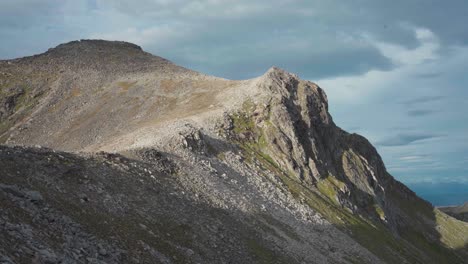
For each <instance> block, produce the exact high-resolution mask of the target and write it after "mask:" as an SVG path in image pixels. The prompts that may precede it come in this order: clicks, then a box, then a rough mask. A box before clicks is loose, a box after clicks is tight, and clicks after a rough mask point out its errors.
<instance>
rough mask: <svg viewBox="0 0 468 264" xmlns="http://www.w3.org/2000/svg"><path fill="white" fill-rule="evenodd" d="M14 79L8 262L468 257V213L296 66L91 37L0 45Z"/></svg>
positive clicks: (3, 77)
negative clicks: (205, 69) (192, 58)
mask: <svg viewBox="0 0 468 264" xmlns="http://www.w3.org/2000/svg"><path fill="white" fill-rule="evenodd" d="M0 88H1V90H0V91H1V92H0V140H1V142H3V143H4V145H3V146H2V147H1V148H0V175H1V178H0V199H1V203H0V206H1V210H2V213H1V218H0V229H1V232H2V234H5V235H4V236H1V237H0V260H1V261H3V262H5V263H30V262H31V261H36V262H37V263H85V262H87V263H88V262H89V263H467V261H466V260H467V259H468V246H467V245H468V224H467V223H465V222H462V221H459V220H456V219H454V218H452V217H450V216H448V215H446V214H445V213H443V212H441V211H440V210H439V209H437V208H434V207H433V206H432V205H431V204H430V203H428V202H426V201H424V200H423V199H421V198H419V197H418V196H417V195H416V194H415V193H414V192H412V191H411V190H410V189H409V188H407V187H406V186H405V185H403V184H402V183H400V182H398V181H396V180H395V179H394V178H393V177H392V176H391V175H390V174H389V173H388V172H387V171H386V169H385V165H384V163H383V162H382V160H381V158H380V156H379V154H378V153H377V151H376V149H375V148H374V147H373V146H372V145H371V144H370V143H369V142H368V141H367V140H366V139H365V138H364V137H362V136H359V135H357V134H349V133H347V132H346V131H343V130H342V129H340V128H339V127H338V126H336V125H335V123H334V122H333V119H332V117H331V115H330V114H329V112H328V101H327V97H326V94H325V92H324V91H323V90H322V89H321V88H320V87H319V86H318V85H316V84H314V83H312V82H310V81H305V80H301V79H300V78H299V77H298V76H296V75H294V74H291V73H288V72H286V71H284V70H281V69H278V68H275V67H273V68H271V69H269V70H268V71H267V72H266V73H265V74H264V75H262V76H260V77H258V78H254V79H251V80H226V79H222V78H217V77H212V76H207V75H204V74H201V73H198V72H195V71H192V70H189V69H185V68H183V67H180V66H177V65H175V64H173V63H172V62H170V61H168V60H166V59H163V58H160V57H157V56H153V55H151V54H149V53H146V52H144V51H143V50H142V49H141V48H140V47H138V46H136V45H134V44H130V43H125V42H109V41H102V40H81V41H73V42H70V43H66V44H62V45H59V46H57V47H56V48H53V49H50V50H48V51H47V52H45V53H43V54H40V55H36V56H32V57H26V58H20V59H15V60H7V61H0ZM3 262H2V263H3Z"/></svg>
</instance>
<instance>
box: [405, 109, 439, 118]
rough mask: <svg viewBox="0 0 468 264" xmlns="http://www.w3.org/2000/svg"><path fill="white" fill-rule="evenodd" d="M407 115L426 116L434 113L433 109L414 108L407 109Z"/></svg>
mask: <svg viewBox="0 0 468 264" xmlns="http://www.w3.org/2000/svg"><path fill="white" fill-rule="evenodd" d="M407 113H408V115H409V116H415V117H416V116H426V115H430V114H432V113H434V110H429V109H416V110H409V111H408V112H407Z"/></svg>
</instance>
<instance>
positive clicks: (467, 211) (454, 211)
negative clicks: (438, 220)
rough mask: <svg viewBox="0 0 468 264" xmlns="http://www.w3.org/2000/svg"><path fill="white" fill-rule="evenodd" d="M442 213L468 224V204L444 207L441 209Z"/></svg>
mask: <svg viewBox="0 0 468 264" xmlns="http://www.w3.org/2000/svg"><path fill="white" fill-rule="evenodd" d="M439 210H441V211H442V212H444V213H446V214H448V215H451V216H453V217H455V218H457V219H459V220H461V221H465V222H468V202H466V203H464V204H462V205H460V206H444V207H439Z"/></svg>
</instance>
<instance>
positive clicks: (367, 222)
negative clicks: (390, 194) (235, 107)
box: [232, 104, 468, 263]
mask: <svg viewBox="0 0 468 264" xmlns="http://www.w3.org/2000/svg"><path fill="white" fill-rule="evenodd" d="M252 109H254V107H253V106H251V105H250V104H249V105H247V106H246V107H244V110H245V112H243V113H237V114H235V115H234V116H233V117H232V120H233V125H234V128H233V132H234V133H235V137H234V138H235V139H234V142H235V143H237V144H238V145H239V146H240V148H241V149H242V150H243V155H244V158H245V160H246V162H248V163H256V164H257V163H258V162H259V163H260V164H261V167H262V168H263V169H267V170H269V171H271V172H274V173H275V174H276V175H277V176H278V177H279V178H280V179H281V181H282V185H283V186H286V187H287V189H288V190H289V192H290V193H291V194H292V195H293V197H295V198H296V199H298V200H300V201H304V202H306V203H307V204H308V205H309V206H310V207H311V208H312V209H314V210H316V211H317V212H319V213H321V214H322V215H323V216H324V217H325V218H326V219H327V220H328V221H330V222H331V223H333V224H334V225H335V226H337V227H338V228H340V229H341V230H343V231H344V232H346V233H348V234H349V235H350V236H351V237H353V238H354V239H355V240H356V241H357V242H358V243H360V244H361V245H362V246H364V247H365V248H367V249H368V250H369V251H371V252H372V253H374V254H375V255H376V256H378V257H379V258H381V259H382V260H384V261H386V262H388V263H402V262H404V260H407V261H409V262H410V263H426V262H430V263H432V262H433V261H434V260H436V261H437V263H457V262H458V261H459V260H460V259H459V258H458V257H457V256H456V255H455V254H453V253H452V252H450V251H449V250H447V249H446V248H444V247H443V246H441V245H440V244H438V243H436V242H429V240H428V238H427V237H425V236H423V235H422V233H424V232H425V229H421V230H415V231H413V232H406V233H405V234H403V236H402V238H400V237H398V236H395V235H394V234H393V233H392V232H391V231H390V230H389V229H388V227H387V226H385V225H384V223H383V222H380V221H375V220H372V219H371V218H367V217H365V216H361V215H358V214H355V213H352V212H351V211H350V210H349V209H347V208H344V207H342V206H341V205H340V204H339V202H338V200H337V194H338V191H339V190H343V189H344V188H345V183H344V182H341V181H340V180H338V179H337V178H336V177H334V176H333V175H329V176H327V177H326V178H324V179H321V180H319V181H318V182H317V183H316V186H315V187H313V186H308V185H305V184H303V183H302V182H301V181H300V180H299V179H298V178H297V177H296V176H295V175H294V173H293V172H290V171H286V170H284V169H283V168H282V167H281V166H280V165H278V164H277V163H276V162H275V159H274V158H273V157H271V156H270V155H268V154H267V153H270V149H269V146H268V143H267V140H266V136H265V134H266V133H265V131H264V130H263V129H262V128H259V127H256V126H255V122H254V119H253V116H252V114H251V113H252V111H253V110H252ZM267 121H268V120H266V121H264V122H267ZM267 129H268V127H267ZM268 132H270V131H268ZM239 135H243V136H241V137H239ZM343 164H344V168H345V170H347V171H349V172H348V173H347V175H348V174H349V175H348V176H349V177H360V175H363V174H364V173H365V171H366V170H367V169H366V165H365V164H364V163H363V161H362V160H361V159H360V158H359V156H358V155H356V154H355V153H354V152H352V151H347V152H345V154H344V155H343ZM351 170H354V171H356V173H357V175H355V173H351ZM352 180H356V181H357V182H358V184H365V186H361V187H365V188H370V187H369V186H368V184H367V182H366V181H364V180H362V181H361V180H360V179H352ZM394 198H396V199H399V200H402V201H401V202H399V203H400V204H401V205H402V209H403V210H404V212H407V213H408V214H409V215H410V216H411V217H412V218H414V219H421V215H424V216H426V217H429V216H432V217H434V212H432V210H430V211H428V210H427V209H428V208H429V209H430V208H431V207H428V205H427V204H426V203H425V202H424V201H422V200H421V201H419V199H418V200H417V201H415V202H414V203H413V202H408V201H403V200H404V199H403V198H401V197H400V196H399V195H395V197H394ZM371 204H372V206H373V208H370V210H371V211H374V212H375V214H376V216H378V217H379V218H380V219H381V220H384V219H385V218H386V215H385V211H384V210H383V208H382V207H381V206H380V205H379V204H377V203H374V202H372V203H371ZM436 217H437V222H438V223H439V224H440V226H441V228H442V229H441V232H442V234H441V235H442V237H441V241H442V242H443V243H444V244H447V245H450V246H451V247H453V248H462V247H463V246H465V245H466V243H467V241H466V237H468V236H467V235H466V233H465V234H462V235H459V236H455V237H454V236H453V234H457V233H458V234H459V233H460V232H467V230H468V229H467V228H466V227H464V229H463V231H461V229H462V228H461V227H460V225H459V224H458V223H457V224H454V222H453V221H456V220H454V219H452V218H450V219H449V218H444V217H443V215H442V214H441V213H439V214H437V212H436ZM416 221H417V220H416ZM420 224H421V225H423V226H424V223H418V222H416V226H417V225H420ZM463 238H464V239H465V240H463ZM350 262H352V263H362V260H360V259H350Z"/></svg>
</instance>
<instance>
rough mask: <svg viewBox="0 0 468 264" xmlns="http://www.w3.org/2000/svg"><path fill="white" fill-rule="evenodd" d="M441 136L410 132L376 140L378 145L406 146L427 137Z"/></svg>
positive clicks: (438, 136)
mask: <svg viewBox="0 0 468 264" xmlns="http://www.w3.org/2000/svg"><path fill="white" fill-rule="evenodd" d="M440 137H443V135H438V134H426V133H420V134H417V133H411V134H398V135H395V136H392V137H389V138H386V139H383V140H381V141H378V142H377V145H378V146H384V147H398V146H406V145H409V144H411V143H414V142H417V141H422V140H427V139H435V138H440Z"/></svg>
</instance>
